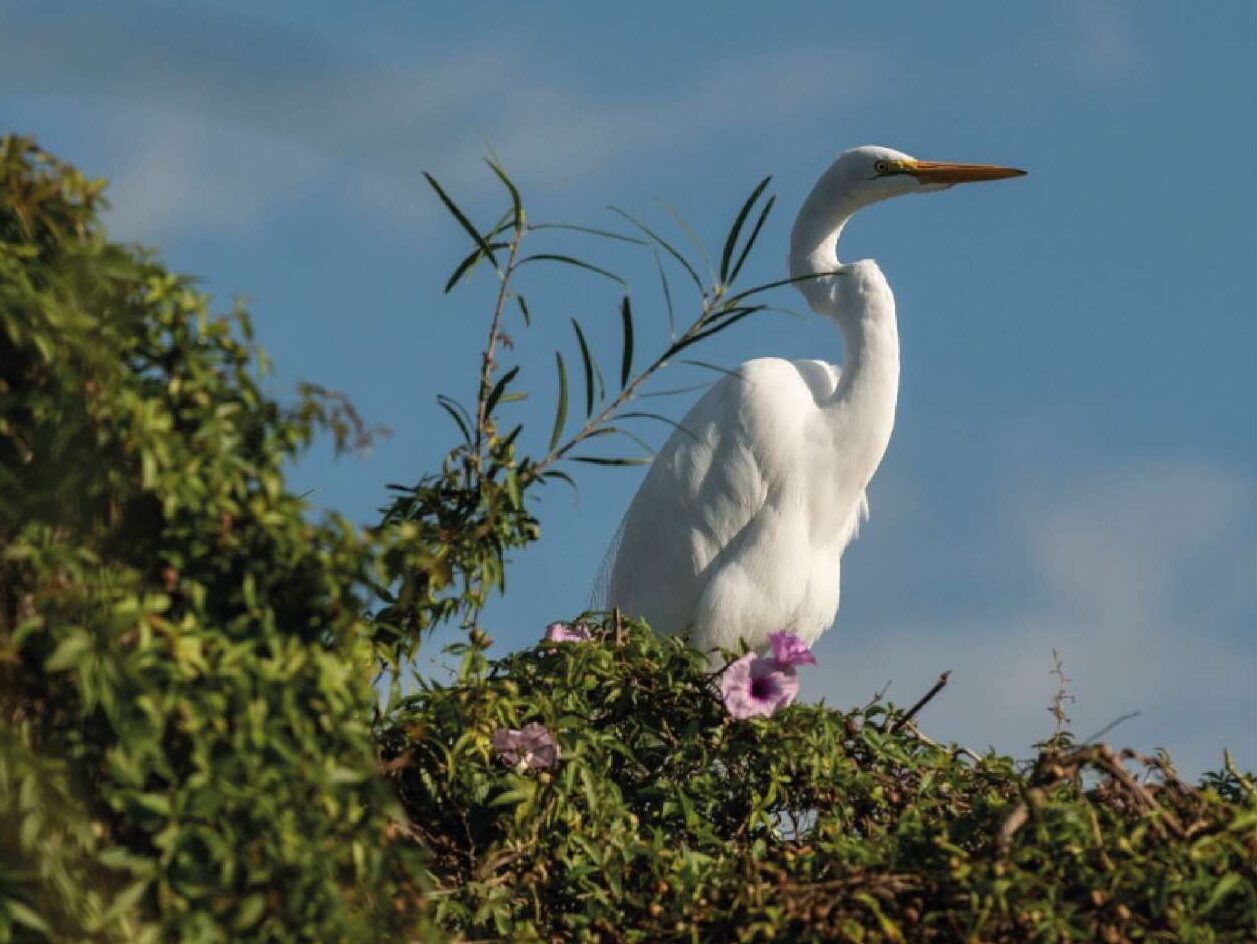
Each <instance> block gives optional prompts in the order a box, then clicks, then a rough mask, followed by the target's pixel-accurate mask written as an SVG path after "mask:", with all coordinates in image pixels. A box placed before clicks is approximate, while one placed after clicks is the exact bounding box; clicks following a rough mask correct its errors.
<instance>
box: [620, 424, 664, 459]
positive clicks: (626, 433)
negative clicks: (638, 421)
mask: <svg viewBox="0 0 1257 944" xmlns="http://www.w3.org/2000/svg"><path fill="white" fill-rule="evenodd" d="M615 431H616V432H617V433H619V434H620V435H621V436H624V437H627V438H628V439H631V440H633V442H635V443H637V445H639V446H641V447H642V448H643V449H644V450H646V452H648V453H650V458H652V459H653V458H654V457H655V450H654V448H653V447H652V446H651V445H650V443H648V442H646V440H644V439H642V437H641V436H638V435H637V434H636V433H634V432H631V431H630V430H627V429H623V428H622V427H618V426H617V427H616V429H615Z"/></svg>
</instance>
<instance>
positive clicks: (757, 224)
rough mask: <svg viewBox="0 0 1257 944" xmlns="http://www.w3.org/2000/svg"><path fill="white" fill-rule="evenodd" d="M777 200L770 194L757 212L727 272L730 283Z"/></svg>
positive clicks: (734, 279)
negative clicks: (749, 231)
mask: <svg viewBox="0 0 1257 944" xmlns="http://www.w3.org/2000/svg"><path fill="white" fill-rule="evenodd" d="M776 202H777V197H776V196H775V195H774V196H771V197H769V198H768V202H767V203H765V204H764V208H763V209H762V210H760V212H759V219H757V220H756V221H755V228H754V229H752V230H751V235H750V237H749V238H748V239H747V241H746V245H745V246H743V247H742V252H741V253H740V254H739V255H738V261H737V262H735V263H734V264H733V269H732V270H731V271H730V273H729V283H730V284H732V283H733V282H736V281H737V280H738V273H740V272H741V271H742V266H743V264H744V263H745V262H746V257H747V256H748V255H750V253H751V247H752V246H754V245H755V241H756V240H758V239H759V233H760V230H762V229H763V228H764V221H765V220H767V219H768V214H769V213H771V212H772V211H773V206H774V204H776Z"/></svg>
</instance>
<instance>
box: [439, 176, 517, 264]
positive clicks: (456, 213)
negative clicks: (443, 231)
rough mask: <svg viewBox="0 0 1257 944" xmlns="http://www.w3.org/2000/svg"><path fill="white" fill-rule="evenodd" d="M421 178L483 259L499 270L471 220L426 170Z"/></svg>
mask: <svg viewBox="0 0 1257 944" xmlns="http://www.w3.org/2000/svg"><path fill="white" fill-rule="evenodd" d="M423 176H424V177H426V178H427V181H428V185H429V186H430V187H431V188H432V189H433V190H435V191H436V195H437V196H438V197H440V198H441V202H442V203H444V204H445V208H446V209H447V210H449V211H450V213H451V214H452V215H453V217H454V219H456V220H458V223H459V225H460V226H462V228H463V229H464V230H466V231H467V235H468V236H470V237H471V238H472V241H474V242H475V244H476V245H477V246H479V247H480V251H481V252H482V253H483V254H484V256H485V258H486V259H488V260H489V261H490V262H491V263H493V268H495V269H499V266H498V260H497V257H496V256H494V255H493V250H492V249H490V248H489V243H488V242H487V241H486V240H485V238H484V237H483V236H481V235H480V231H479V230H478V229H476V227H474V226H472V225H471V220H469V219H467V217H466V216H465V215H464V213H463V211H462V210H460V209H459V208H458V205H457V204H456V203H455V202H454V201H453V200H451V199H450V196H449V194H447V193H446V192H445V191H444V190H442V189H441V185H440V184H439V183H437V182H436V178H435V177H433V176H432V175H431V174H429V173H428V172H427V171H426V170H425V171H424V172H423ZM499 271H500V269H499Z"/></svg>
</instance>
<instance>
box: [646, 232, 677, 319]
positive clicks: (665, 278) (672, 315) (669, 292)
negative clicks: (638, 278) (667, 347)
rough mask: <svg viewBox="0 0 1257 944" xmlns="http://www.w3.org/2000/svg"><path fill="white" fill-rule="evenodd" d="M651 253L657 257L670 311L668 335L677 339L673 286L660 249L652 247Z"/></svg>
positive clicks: (656, 265) (664, 298) (665, 299)
mask: <svg viewBox="0 0 1257 944" xmlns="http://www.w3.org/2000/svg"><path fill="white" fill-rule="evenodd" d="M650 254H651V255H652V256H654V257H655V268H656V269H658V270H659V284H660V285H661V286H662V288H663V303H664V307H665V309H666V310H667V312H668V337H669V339H671V340H675V339H676V336H677V319H676V311H675V310H674V309H673V307H672V286H671V285H669V284H668V273H667V272H665V271H664V268H663V260H662V259H660V258H659V250H657V249H656V248H655V247H654V246H651V247H650Z"/></svg>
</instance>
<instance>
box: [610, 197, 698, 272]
mask: <svg viewBox="0 0 1257 944" xmlns="http://www.w3.org/2000/svg"><path fill="white" fill-rule="evenodd" d="M609 209H610V210H611V212H612V213H618V214H619V215H620V216H622V217H624V218H625V219H626V220H628V221H629V222H630V223H632V224H633V225H634V226H636V227H637V228H638V229H640V230H641V231H642V232H643V233H645V234H646V235H647V236H649V237H650V238H651V239H652V240H654V241H655V242H656V243H658V244H659V246H660V248H662V249H663V251H664V252H666V253H668V255H670V256H672V258H673V259H675V260H676V261H677V262H679V263H681V267H682V268H683V269H685V271H686V272H687V273H688V274H689V277H690V278H691V279H692V280H693V281H694V284H695V285H696V286H697V287H698V290H699V292H702V290H703V280H702V279H701V278H699V276H698V273H697V272H696V271H695V270H694V267H693V266H692V265H690V261H689V260H688V259H686V258H685V256H683V255H681V253H680V252H678V251H677V248H676V247H675V246H673V245H672V244H671V243H670V242H668V241H667V240H666V239H664V238H663V237H662V236H660V235H659V234H658V233H656V232H655V231H654V230H652V229H651V228H650V227H649V226H647V225H646V224H645V223H643V222H641V221H640V220H638V219H637V218H636V217H633V216H630V215H629V214H628V213H625V212H624V211H623V210H621V209H620V208H619V207H610V208H609Z"/></svg>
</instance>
